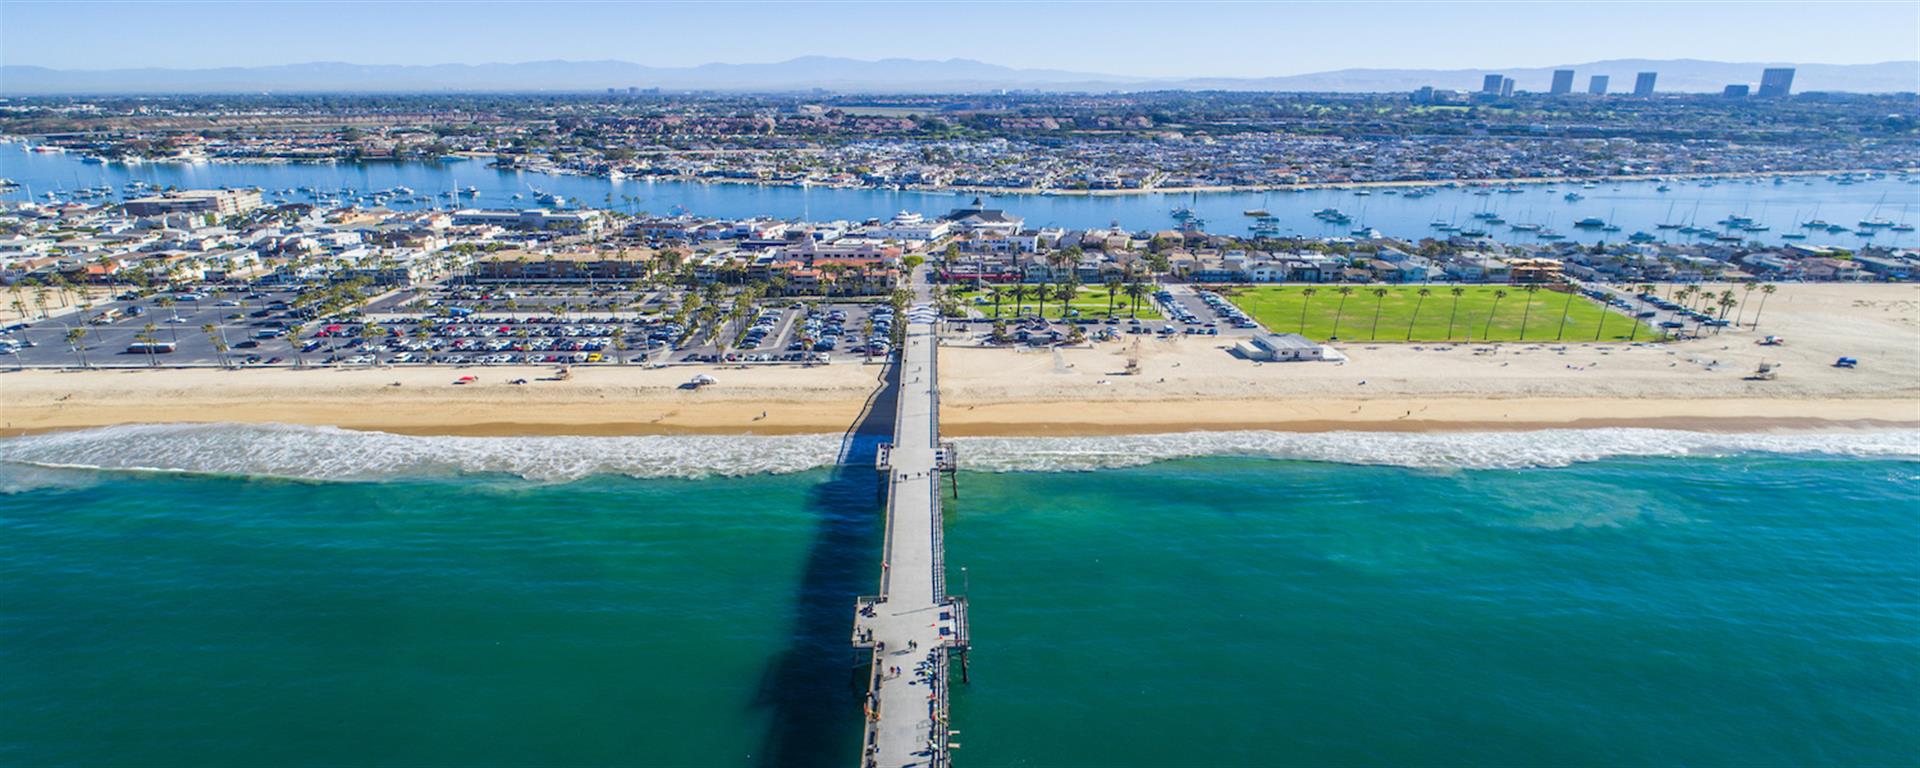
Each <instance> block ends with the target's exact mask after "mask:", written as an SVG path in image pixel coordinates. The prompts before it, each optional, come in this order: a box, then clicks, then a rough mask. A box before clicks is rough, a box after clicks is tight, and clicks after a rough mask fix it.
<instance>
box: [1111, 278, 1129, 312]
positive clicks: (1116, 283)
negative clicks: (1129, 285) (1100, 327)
mask: <svg viewBox="0 0 1920 768" xmlns="http://www.w3.org/2000/svg"><path fill="white" fill-rule="evenodd" d="M1125 285H1126V283H1123V282H1120V278H1117V277H1114V278H1108V279H1107V317H1113V300H1114V297H1115V296H1117V295H1118V294H1119V293H1120V289H1121V288H1122V287H1124V286H1125Z"/></svg>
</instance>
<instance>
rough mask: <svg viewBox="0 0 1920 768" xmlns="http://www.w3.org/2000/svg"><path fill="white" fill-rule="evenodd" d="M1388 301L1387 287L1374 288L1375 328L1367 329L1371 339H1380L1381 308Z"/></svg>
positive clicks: (1368, 336) (1368, 337)
mask: <svg viewBox="0 0 1920 768" xmlns="http://www.w3.org/2000/svg"><path fill="white" fill-rule="evenodd" d="M1386 302H1387V289H1385V288H1375V289H1373V328H1372V329H1371V330H1369V331H1367V339H1368V340H1369V341H1379V340H1380V308H1381V306H1383V305H1385V304H1386Z"/></svg>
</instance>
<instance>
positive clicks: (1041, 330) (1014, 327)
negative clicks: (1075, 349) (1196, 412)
mask: <svg viewBox="0 0 1920 768" xmlns="http://www.w3.org/2000/svg"><path fill="white" fill-rule="evenodd" d="M1152 302H1153V305H1154V309H1155V310H1157V311H1158V312H1159V313H1160V316H1161V317H1162V318H1165V319H1159V320H1149V319H1141V318H1120V317H1113V318H1093V317H1080V318H1072V319H1047V320H1043V319H1040V318H1039V317H1034V316H1027V317H1021V318H1009V319H1004V320H994V319H992V318H986V317H974V318H963V319H954V320H950V321H949V323H950V325H953V326H956V327H959V328H962V329H964V332H965V333H966V335H967V336H968V337H969V338H970V339H971V340H973V341H975V342H976V343H980V344H1014V345H1028V346H1047V345H1051V344H1063V343H1071V342H1072V340H1073V338H1074V335H1075V334H1074V330H1075V329H1076V328H1077V329H1078V330H1079V331H1080V335H1081V336H1082V337H1084V338H1085V339H1086V340H1088V341H1094V342H1100V341H1113V340H1117V339H1123V338H1127V337H1130V336H1157V337H1162V338H1164V337H1169V336H1246V335H1250V334H1252V333H1255V332H1257V331H1258V330H1259V329H1260V326H1259V324H1258V323H1255V322H1254V321H1253V319H1252V318H1249V317H1247V315H1246V314H1245V313H1243V312H1241V311H1240V309H1239V308H1238V307H1235V306H1233V304H1232V303H1231V302H1228V301H1227V300H1225V299H1224V298H1222V297H1220V296H1219V295H1217V294H1214V293H1213V292H1211V291H1204V290H1197V289H1195V288H1192V287H1190V286H1172V287H1169V288H1165V289H1162V290H1159V291H1155V292H1154V294H1153V297H1152ZM996 324H1001V325H1002V326H1003V328H1004V335H1002V336H1000V337H998V338H996V337H995V335H994V328H995V326H996Z"/></svg>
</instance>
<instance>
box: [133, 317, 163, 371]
mask: <svg viewBox="0 0 1920 768" xmlns="http://www.w3.org/2000/svg"><path fill="white" fill-rule="evenodd" d="M155 330H157V327H156V326H155V325H154V324H153V323H147V324H146V327H144V328H141V329H140V332H139V333H137V334H134V337H133V340H134V341H137V342H140V343H141V344H142V345H144V347H143V348H144V349H146V350H147V367H149V368H152V367H155V366H158V365H160V361H159V360H156V359H154V357H153V347H154V345H155V344H158V343H160V337H158V336H155V335H153V332H154V331H155Z"/></svg>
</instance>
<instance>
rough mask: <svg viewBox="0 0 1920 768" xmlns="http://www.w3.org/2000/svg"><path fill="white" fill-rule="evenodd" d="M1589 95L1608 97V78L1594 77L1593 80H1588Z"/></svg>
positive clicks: (1603, 76) (1604, 76) (1602, 76)
mask: <svg viewBox="0 0 1920 768" xmlns="http://www.w3.org/2000/svg"><path fill="white" fill-rule="evenodd" d="M1587 93H1590V94H1593V95H1595V96H1605V95H1607V76H1606V75H1594V76H1593V79H1591V80H1588V81H1587Z"/></svg>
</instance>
